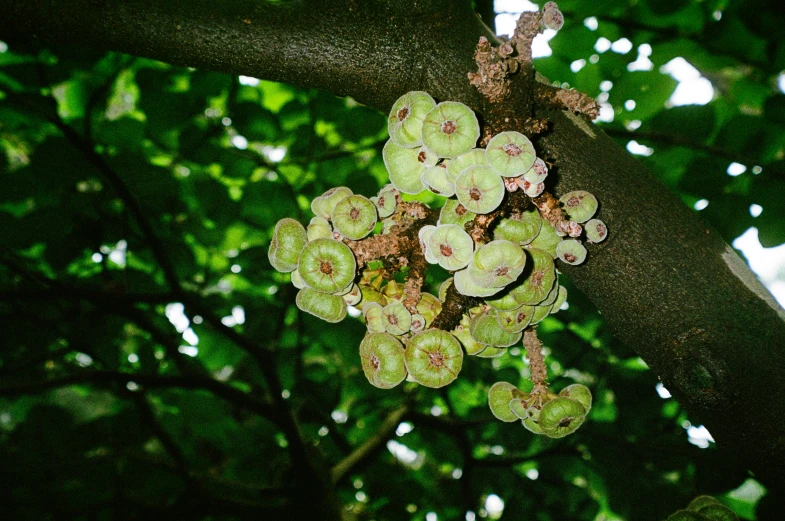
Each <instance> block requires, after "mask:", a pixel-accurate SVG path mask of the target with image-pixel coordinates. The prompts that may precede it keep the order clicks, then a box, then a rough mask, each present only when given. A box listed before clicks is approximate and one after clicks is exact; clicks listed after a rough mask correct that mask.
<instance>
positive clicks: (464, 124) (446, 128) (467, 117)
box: [422, 101, 480, 158]
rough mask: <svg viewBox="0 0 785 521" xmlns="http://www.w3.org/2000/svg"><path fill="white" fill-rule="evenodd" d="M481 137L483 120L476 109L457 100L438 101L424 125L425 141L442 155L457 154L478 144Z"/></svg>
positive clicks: (433, 150)
mask: <svg viewBox="0 0 785 521" xmlns="http://www.w3.org/2000/svg"><path fill="white" fill-rule="evenodd" d="M479 138H480V123H479V122H478V121H477V116H476V115H475V114H474V111H473V110H472V109H470V108H469V107H467V106H466V105H464V104H463V103H458V102H457V101H444V102H442V103H439V104H438V105H436V106H435V107H434V108H433V109H432V110H431V111H430V112H429V113H428V115H427V116H425V120H424V121H423V125H422V142H423V145H425V147H427V148H428V150H430V151H432V152H434V153H435V154H437V155H438V156H439V157H450V158H452V157H457V156H459V155H461V154H463V153H465V152H468V151H469V150H471V149H472V147H474V145H475V144H476V143H477V140H478V139H479Z"/></svg>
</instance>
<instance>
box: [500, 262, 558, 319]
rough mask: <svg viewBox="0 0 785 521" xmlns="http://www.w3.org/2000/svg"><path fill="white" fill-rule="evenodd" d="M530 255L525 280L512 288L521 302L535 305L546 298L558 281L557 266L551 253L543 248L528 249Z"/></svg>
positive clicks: (516, 298) (512, 292) (511, 291)
mask: <svg viewBox="0 0 785 521" xmlns="http://www.w3.org/2000/svg"><path fill="white" fill-rule="evenodd" d="M526 255H527V257H530V259H529V262H527V264H528V266H531V268H527V270H526V273H524V279H523V281H522V282H521V283H520V284H519V285H518V286H516V287H514V288H512V289H511V290H510V293H511V294H512V295H513V297H515V300H516V301H517V302H518V303H519V304H526V305H527V306H533V305H535V304H539V303H540V302H542V301H543V300H545V299H546V298H547V297H548V295H549V294H550V292H551V289H552V288H553V285H554V283H555V282H556V267H555V266H554V264H553V259H552V258H551V256H550V255H548V254H547V253H546V252H544V251H542V250H538V249H536V248H530V249H527V250H526Z"/></svg>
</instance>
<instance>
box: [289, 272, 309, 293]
mask: <svg viewBox="0 0 785 521" xmlns="http://www.w3.org/2000/svg"><path fill="white" fill-rule="evenodd" d="M291 278H292V286H294V287H295V288H297V289H303V288H307V287H308V286H307V285H306V284H305V281H304V280H303V278H302V277H301V276H300V274H299V273H297V270H294V271H293V272H292V273H291Z"/></svg>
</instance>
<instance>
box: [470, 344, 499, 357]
mask: <svg viewBox="0 0 785 521" xmlns="http://www.w3.org/2000/svg"><path fill="white" fill-rule="evenodd" d="M506 352H507V348H506V347H496V346H485V349H483V350H482V351H480V352H479V353H477V355H476V356H477V358H498V357H500V356H502V355H503V354H504V353H506Z"/></svg>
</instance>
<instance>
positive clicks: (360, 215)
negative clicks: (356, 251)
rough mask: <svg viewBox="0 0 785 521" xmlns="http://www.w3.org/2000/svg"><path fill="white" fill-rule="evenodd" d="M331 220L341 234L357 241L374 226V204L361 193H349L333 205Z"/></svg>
mask: <svg viewBox="0 0 785 521" xmlns="http://www.w3.org/2000/svg"><path fill="white" fill-rule="evenodd" d="M332 220H333V225H334V226H335V229H336V230H338V232H340V233H341V235H343V236H344V237H346V238H347V239H352V240H353V241H358V240H360V239H362V238H363V237H365V236H366V235H368V234H369V233H371V231H373V227H374V226H376V205H374V204H373V203H372V202H371V201H370V199H368V198H367V197H365V196H363V195H350V196H349V197H345V198H344V199H342V200H341V202H339V203H338V204H337V205H335V208H334V209H333V216H332Z"/></svg>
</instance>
